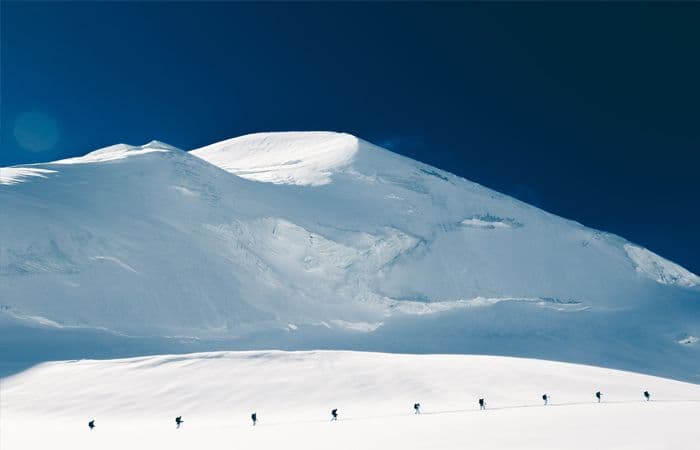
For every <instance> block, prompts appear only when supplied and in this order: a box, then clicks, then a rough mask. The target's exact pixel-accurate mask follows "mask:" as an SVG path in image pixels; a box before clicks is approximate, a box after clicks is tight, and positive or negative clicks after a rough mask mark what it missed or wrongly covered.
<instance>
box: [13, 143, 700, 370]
mask: <svg viewBox="0 0 700 450" xmlns="http://www.w3.org/2000/svg"><path fill="white" fill-rule="evenodd" d="M699 280H700V279H699V278H698V277H697V275H695V274H693V273H691V272H689V271H687V270H686V269H684V268H682V267H680V266H679V265H677V264H675V263H673V262H671V261H669V260H667V259H665V258H663V257H661V256H659V255H656V254H655V253H653V252H651V251H649V250H647V249H644V248H642V247H640V246H638V245H636V244H634V243H631V242H628V241H627V240H625V239H624V238H622V237H619V236H615V235H612V234H609V233H605V232H602V231H598V230H593V229H590V228H587V227H585V226H584V225H581V224H579V223H577V222H573V221H570V220H566V219H564V218H561V217H557V216H555V215H553V214H550V213H548V212H545V211H543V210H541V209H539V208H536V207H534V206H531V205H528V204H526V203H523V202H521V201H519V200H516V199H514V198H511V197H508V196H506V195H503V194H500V193H498V192H495V191H493V190H491V189H488V188H486V187H484V186H481V185H479V184H477V183H473V182H471V181H469V180H466V179H464V178H461V177H458V176H456V175H454V174H451V173H449V172H446V171H443V170H440V169H437V168H434V167H431V166H429V165H427V164H423V163H420V162H418V161H414V160H411V159H409V158H406V157H403V156H401V155H398V154H395V153H392V152H390V151H388V150H385V149H382V148H380V147H378V146H375V145H373V144H371V143H369V142H366V141H363V140H362V139H359V138H357V137H355V136H352V135H349V134H345V133H334V132H279V133H257V134H252V135H247V136H242V137H238V138H234V139H230V140H226V141H223V142H219V143H216V144H212V145H209V146H206V147H203V148H201V149H195V150H192V151H190V152H187V151H183V150H179V149H177V148H175V147H172V146H170V145H167V144H164V143H162V142H159V141H152V142H149V143H147V144H145V145H141V146H131V145H126V144H118V145H115V146H111V147H107V148H105V149H101V150H97V151H95V152H91V153H89V154H87V155H85V156H81V157H76V158H69V159H65V160H61V161H55V162H49V163H43V164H32V165H25V166H16V167H10V168H2V169H0V350H2V352H1V353H2V355H3V356H2V358H1V360H0V373H3V371H4V372H5V373H12V372H14V371H16V370H19V369H20V368H22V367H26V366H29V365H31V364H34V363H36V362H41V361H45V360H53V359H68V358H86V357H127V356H136V355H142V354H157V353H173V352H177V353H184V352H192V351H210V350H235V349H245V350H248V349H263V348H279V349H288V350H299V349H316V348H327V349H347V350H372V351H389V352H405V353H461V354H464V353H476V354H489V355H505V356H521V357H530V358H540V359H548V360H558V361H567V362H574V363H583V364H593V365H599V366H605V367H612V368H618V369H625V370H633V371H638V372H644V373H648V374H653V375H662V376H667V377H672V378H677V379H681V380H686V381H693V382H696V383H697V382H698V381H699V380H700V345H697V343H696V342H695V341H692V340H688V339H687V337H688V336H698V335H700V286H699V282H698V281H699ZM681 342H687V343H681Z"/></svg>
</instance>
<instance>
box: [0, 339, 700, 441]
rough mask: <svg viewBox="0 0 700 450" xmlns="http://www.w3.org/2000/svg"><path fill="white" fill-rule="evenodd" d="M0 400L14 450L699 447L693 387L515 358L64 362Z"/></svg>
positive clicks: (8, 385) (293, 356)
mask: <svg viewBox="0 0 700 450" xmlns="http://www.w3.org/2000/svg"><path fill="white" fill-rule="evenodd" d="M1 389H2V391H1V394H2V396H1V398H2V403H1V404H0V406H1V408H2V415H1V416H0V421H1V422H0V424H1V426H2V434H1V435H0V447H2V448H3V449H7V450H21V449H37V448H58V449H63V448H65V449H68V448H70V449H75V450H80V449H91V450H92V449H95V448H99V449H124V448H168V449H186V448H207V449H218V448H221V449H224V448H259V449H277V448H310V449H327V448H338V449H348V450H350V449H358V448H362V449H384V448H402V449H423V448H440V449H464V448H482V449H487V448H489V449H490V448H492V449H505V448H519V449H537V450H542V449H561V448H567V449H579V448H580V449H590V448H598V449H623V448H629V449H691V448H695V447H696V446H697V442H698V439H699V438H700V430H698V428H697V423H696V422H697V417H698V416H699V415H700V386H698V385H695V384H688V383H682V382H678V381H672V380H667V379H662V378H656V377H651V376H646V375H640V374H634V373H629V372H621V371H615V370H610V369H602V368H597V367H591V366H582V365H575V364H564V363H556V362H549V361H541V360H531V359H519V358H507V357H490V356H467V355H398V354H379V353H363V352H338V351H311V352H280V351H256V352H218V353H198V354H189V355H170V356H154V357H140V358H133V359H122V360H104V361H94V360H81V361H64V362H52V363H44V364H41V365H39V366H36V367H33V368H31V369H30V370H27V371H26V372H23V373H21V374H18V375H15V376H12V377H10V378H6V379H3V380H2V385H1ZM598 390H600V391H601V392H602V393H603V403H601V404H597V403H596V400H595V397H594V393H595V392H596V391H598ZM644 390H648V391H650V392H651V394H652V401H651V402H645V401H644V399H643V397H642V392H643V391H644ZM544 393H548V394H549V395H550V397H551V401H550V405H548V406H546V407H545V406H543V405H542V403H543V402H542V400H541V396H542V394H544ZM481 397H483V398H485V399H486V402H487V410H486V411H479V410H478V409H479V408H478V405H477V399H478V398H481ZM415 402H420V403H421V405H422V410H423V414H421V415H420V416H416V415H414V414H413V410H412V405H413V404H414V403H415ZM332 408H338V410H339V414H340V420H339V421H338V422H337V423H331V422H330V410H331V409H332ZM253 411H255V412H257V414H258V419H259V423H258V425H257V426H256V427H255V428H253V427H252V426H251V421H250V414H251V413H252V412H253ZM176 416H182V417H183V419H184V421H185V422H184V425H183V427H182V428H181V429H179V430H178V429H176V428H175V423H174V418H175V417H176ZM92 419H94V420H95V424H96V429H95V430H93V431H90V430H89V429H88V426H87V423H88V421H89V420H92Z"/></svg>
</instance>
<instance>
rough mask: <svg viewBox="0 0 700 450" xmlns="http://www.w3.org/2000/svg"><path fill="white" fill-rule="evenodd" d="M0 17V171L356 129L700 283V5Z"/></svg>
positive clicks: (126, 11)
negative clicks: (151, 149) (610, 237)
mask: <svg viewBox="0 0 700 450" xmlns="http://www.w3.org/2000/svg"><path fill="white" fill-rule="evenodd" d="M0 8H1V11H0V13H1V17H0V21H1V23H0V25H1V28H0V38H1V48H0V50H1V53H0V75H1V77H2V78H1V80H0V82H1V85H0V94H1V97H0V101H1V111H0V113H1V115H0V125H1V126H0V128H1V131H0V166H5V165H12V164H20V163H31V162H41V161H49V160H54V159H57V158H63V157H67V156H75V155H81V154H84V153H86V152H88V151H90V150H93V149H96V148H99V147H103V146H106V145H110V144H114V143H117V142H126V143H130V144H142V143H145V142H147V141H149V140H151V139H158V140H161V141H165V142H168V143H170V144H172V145H175V146H178V147H180V148H183V149H191V148H195V147H199V146H202V145H205V144H209V143H212V142H215V141H219V140H223V139H226V138H229V137H233V136H237V135H241V134H245V133H250V132H256V131H273V130H336V131H347V132H350V133H353V134H355V135H357V136H359V137H362V138H364V139H366V140H369V141H372V142H374V143H377V144H379V145H383V146H385V147H387V148H390V149H392V150H394V151H396V152H398V153H402V154H404V155H407V156H410V157H412V158H415V159H418V160H421V161H424V162H427V163H429V164H432V165H435V166H437V167H439V168H442V169H445V170H448V171H451V172H453V173H456V174H458V175H461V176H464V177H466V178H469V179H471V180H473V181H477V182H479V183H481V184H484V185H486V186H488V187H491V188H493V189H496V190H498V191H501V192H504V193H507V194H510V195H513V196H515V197H517V198H520V199H522V200H524V201H527V202H529V203H532V204H535V205H537V206H540V207H542V208H544V209H546V210H548V211H550V212H553V213H555V214H558V215H561V216H564V217H567V218H570V219H574V220H577V221H579V222H582V223H583V224H585V225H588V226H591V227H594V228H599V229H602V230H606V231H610V232H613V233H616V234H619V235H622V236H624V237H626V238H628V239H630V240H632V241H634V242H637V243H640V244H642V245H644V246H646V247H648V248H650V249H652V250H653V251H655V252H657V253H659V254H661V255H663V256H666V257H668V258H670V259H672V260H674V261H677V262H679V263H681V264H682V265H684V266H685V267H687V268H689V269H691V270H693V271H694V272H696V273H700V233H698V230H699V229H700V226H699V225H698V224H699V223H700V202H699V201H698V194H700V181H699V179H700V164H699V163H700V4H698V3H695V4H693V3H677V4H672V5H663V4H654V3H642V4H634V3H626V2H625V3H619V4H601V3H591V4H574V3H567V4H554V3H537V4H524V3H514V4H509V3H469V4H455V3H441V4H423V3H407V4H404V3H384V4H369V3H352V4H338V3H333V4H322V3H284V4H275V3H264V4H252V3H242V4H235V3H197V4H194V3H184V2H179V3H163V2H153V3H135V2H128V3H84V2H79V3H50V4H43V3H13V2H7V1H3V2H2V3H1V6H0Z"/></svg>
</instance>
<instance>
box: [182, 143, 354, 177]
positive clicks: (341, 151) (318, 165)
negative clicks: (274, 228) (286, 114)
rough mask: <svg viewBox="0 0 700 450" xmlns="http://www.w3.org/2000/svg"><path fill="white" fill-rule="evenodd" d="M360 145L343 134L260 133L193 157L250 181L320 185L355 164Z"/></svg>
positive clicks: (213, 146)
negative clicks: (352, 163) (349, 165)
mask: <svg viewBox="0 0 700 450" xmlns="http://www.w3.org/2000/svg"><path fill="white" fill-rule="evenodd" d="M359 146H360V141H359V140H358V139H357V138H356V137H354V136H351V135H349V134H344V133H328V132H309V133H294V132H285V133H257V134H250V135H247V136H241V137H237V138H233V139H229V140H227V141H223V142H218V143H216V144H212V145H208V146H206V147H202V148H200V149H197V150H193V151H192V154H193V155H196V156H198V157H200V158H202V159H204V160H207V161H209V162H211V163H212V164H214V165H216V166H218V167H221V168H222V169H224V170H227V171H229V172H231V173H234V174H236V175H238V176H239V177H242V178H246V179H248V180H255V181H266V182H271V183H277V184H298V185H308V186H320V185H322V184H328V183H330V182H331V176H332V175H333V173H334V172H335V171H338V170H341V169H343V168H344V167H346V166H348V164H350V163H351V162H352V160H353V157H354V155H355V153H356V152H357V150H358V148H359Z"/></svg>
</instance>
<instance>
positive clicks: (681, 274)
mask: <svg viewBox="0 0 700 450" xmlns="http://www.w3.org/2000/svg"><path fill="white" fill-rule="evenodd" d="M625 251H626V252H627V254H628V255H629V257H630V259H631V260H632V261H634V263H635V264H636V266H637V271H638V272H639V273H641V274H643V275H645V276H647V277H649V278H651V279H652V280H656V281H658V282H659V283H662V284H675V285H679V286H687V287H694V286H697V285H698V284H700V277H698V276H697V275H695V274H694V273H692V272H689V271H688V270H686V269H684V268H683V267H681V266H679V265H678V264H676V263H673V262H671V261H669V260H668V259H666V258H662V257H661V256H659V255H657V254H656V253H654V252H651V251H649V250H647V249H645V248H642V247H637V246H636V245H632V244H625Z"/></svg>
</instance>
